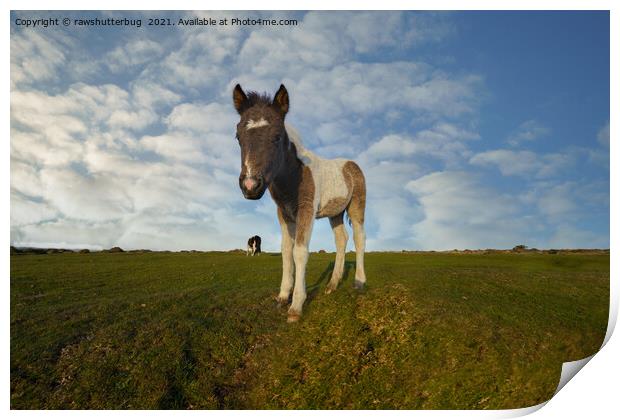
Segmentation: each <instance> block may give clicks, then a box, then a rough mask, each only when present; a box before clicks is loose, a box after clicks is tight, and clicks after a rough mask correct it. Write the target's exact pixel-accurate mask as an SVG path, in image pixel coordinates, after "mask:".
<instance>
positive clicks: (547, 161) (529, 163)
mask: <svg viewBox="0 0 620 420" xmlns="http://www.w3.org/2000/svg"><path fill="white" fill-rule="evenodd" d="M575 161H576V157H575V156H572V155H571V154H568V153H548V154H536V153H534V152H531V151H527V150H520V151H514V150H506V149H499V150H490V151H487V152H482V153H478V154H476V155H474V156H472V157H471V159H470V160H469V162H470V163H471V164H473V165H479V166H496V167H497V168H498V169H499V171H500V172H501V173H502V175H505V176H519V177H523V178H545V177H551V176H554V175H557V174H558V173H559V172H561V171H562V170H565V169H567V168H569V167H571V166H572V165H573V164H574V163H575Z"/></svg>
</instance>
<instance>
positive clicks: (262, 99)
mask: <svg viewBox="0 0 620 420" xmlns="http://www.w3.org/2000/svg"><path fill="white" fill-rule="evenodd" d="M247 98H248V101H247V105H246V106H247V108H250V107H253V106H254V105H267V106H270V105H272V99H271V96H269V94H268V93H266V92H263V93H258V92H255V91H250V92H247Z"/></svg>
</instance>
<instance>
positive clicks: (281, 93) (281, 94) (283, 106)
mask: <svg viewBox="0 0 620 420" xmlns="http://www.w3.org/2000/svg"><path fill="white" fill-rule="evenodd" d="M273 104H274V105H275V106H276V107H277V108H278V109H279V110H280V112H282V115H286V113H287V112H288V92H287V91H286V88H285V87H284V85H280V89H278V91H277V92H276V95H275V96H274V97H273Z"/></svg>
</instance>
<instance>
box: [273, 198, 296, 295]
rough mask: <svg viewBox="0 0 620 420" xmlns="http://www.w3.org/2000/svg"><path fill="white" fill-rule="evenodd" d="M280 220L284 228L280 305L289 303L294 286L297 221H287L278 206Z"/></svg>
mask: <svg viewBox="0 0 620 420" xmlns="http://www.w3.org/2000/svg"><path fill="white" fill-rule="evenodd" d="M278 221H279V222H280V229H281V230H282V283H281V284H280V294H279V295H278V298H277V301H278V305H285V304H286V303H288V297H289V295H290V294H291V289H292V288H293V281H294V280H293V269H294V267H295V265H294V261H293V244H294V243H295V223H291V222H289V221H287V220H286V219H285V218H284V216H283V215H282V212H281V211H280V208H278Z"/></svg>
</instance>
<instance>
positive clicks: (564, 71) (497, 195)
mask: <svg viewBox="0 0 620 420" xmlns="http://www.w3.org/2000/svg"><path fill="white" fill-rule="evenodd" d="M164 15H166V16H168V17H170V18H171V19H173V21H176V19H178V18H179V17H181V16H183V17H188V16H193V15H198V16H211V17H216V18H218V19H219V18H223V17H228V18H230V17H232V16H238V17H257V16H263V17H270V16H272V15H274V16H275V17H276V18H278V19H279V18H281V17H286V18H297V19H298V20H299V24H298V25H297V26H295V27H275V28H274V27H240V26H239V27H231V26H227V27H186V28H180V27H164V28H153V27H148V26H145V25H146V20H147V19H148V18H149V17H161V16H162V12H157V14H150V13H139V12H122V13H110V12H106V13H105V14H100V13H97V12H85V13H73V14H67V13H63V12H52V13H45V15H43V14H41V13H37V12H19V13H15V12H13V13H12V14H11V21H12V25H11V243H12V244H14V245H18V246H63V247H71V248H81V247H89V248H94V249H98V248H108V247H111V246H114V245H118V246H121V247H123V248H128V249H131V248H150V249H171V250H180V249H203V250H209V249H232V248H241V247H243V246H244V242H245V240H246V239H247V237H249V236H251V235H254V234H259V235H261V236H262V237H263V243H264V245H265V246H264V247H265V248H266V249H268V250H278V249H279V227H278V224H277V220H276V215H275V206H274V204H273V202H272V201H271V198H270V197H269V196H268V195H266V196H265V197H264V198H263V199H262V200H260V201H259V202H254V201H248V200H244V199H243V197H242V195H241V192H240V191H239V188H238V184H237V177H238V173H239V167H240V158H239V150H238V145H237V143H236V141H235V140H234V129H235V124H236V122H237V118H238V117H237V115H236V112H235V111H234V108H233V107H232V104H231V92H232V87H233V86H234V85H235V84H236V83H237V82H239V83H241V84H242V86H243V87H244V88H247V89H252V90H258V91H268V92H271V93H273V92H274V91H275V90H276V89H277V87H278V86H279V84H280V83H282V82H283V83H285V85H286V86H287V88H288V91H289V95H290V98H291V110H290V112H289V115H288V116H287V119H288V121H289V123H291V124H292V125H294V126H295V127H296V128H297V129H298V130H299V131H300V132H301V135H302V138H303V140H304V143H305V144H306V145H307V147H308V148H310V149H311V150H313V151H315V152H316V153H318V154H320V155H322V156H324V157H346V158H350V159H353V160H355V161H357V162H358V163H359V164H360V166H361V167H362V169H363V170H364V172H365V174H366V178H367V184H368V205H367V222H366V224H367V232H368V240H367V245H368V249H369V250H384V249H385V250H401V249H436V250H443V249H454V248H458V249H464V248H510V247H512V246H514V245H517V244H526V245H528V246H531V247H538V248H582V247H583V248H590V247H605V248H606V247H609V14H608V13H607V12H473V11H471V12H437V13H430V12H420V13H412V12H310V13H302V12H293V13H286V12H274V13H271V12H199V13H198V12H197V13H191V12H182V13H168V12H165V13H164ZM48 16H59V17H65V16H69V17H70V18H78V17H85V16H87V17H97V16H99V17H104V18H105V17H109V16H115V17H128V18H142V19H143V22H142V27H141V28H122V27H116V28H110V27H99V28H88V29H86V28H76V27H72V26H70V27H68V28H63V27H59V28H51V27H50V28H47V29H44V28H40V29H39V28H37V29H33V28H23V27H18V26H17V25H15V19H16V18H36V17H48ZM310 246H311V249H314V250H317V249H327V250H333V249H334V246H333V239H332V237H331V230H330V228H329V223H328V222H327V220H318V221H317V222H316V223H315V231H314V235H313V238H312V241H311V245H310ZM351 247H352V244H349V248H351Z"/></svg>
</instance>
